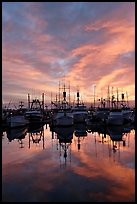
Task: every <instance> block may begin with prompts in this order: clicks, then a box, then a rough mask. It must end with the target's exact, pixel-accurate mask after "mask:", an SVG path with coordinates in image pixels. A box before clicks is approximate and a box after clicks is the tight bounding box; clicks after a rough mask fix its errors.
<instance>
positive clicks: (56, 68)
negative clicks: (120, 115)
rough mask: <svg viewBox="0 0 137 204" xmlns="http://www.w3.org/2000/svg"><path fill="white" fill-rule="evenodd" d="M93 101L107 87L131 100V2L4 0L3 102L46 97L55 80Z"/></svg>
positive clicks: (49, 94) (133, 50) (53, 87)
mask: <svg viewBox="0 0 137 204" xmlns="http://www.w3.org/2000/svg"><path fill="white" fill-rule="evenodd" d="M62 80H65V82H66V83H69V82H70V88H71V91H72V93H73V94H74V93H75V92H76V91H77V89H79V90H80V93H81V95H82V96H83V100H84V101H91V100H92V97H93V93H94V86H96V94H97V96H98V97H99V96H100V95H101V94H103V96H105V95H106V93H107V87H108V85H109V86H110V87H114V92H115V89H116V88H118V89H119V92H122V91H123V92H125V91H127V92H128V97H129V100H134V99H135V3H134V2H123V3H122V2H104V3H103V2H57V3H55V2H53V3H52V2H35V3H33V2H17V3H16V2H13V3H12V2H10V3H9V2H4V3H2V97H3V98H2V100H3V103H8V102H9V101H10V100H12V102H13V103H14V102H18V101H20V100H24V101H27V94H28V93H30V94H31V96H32V97H33V96H35V97H40V95H41V93H42V92H44V93H45V97H46V100H47V101H48V100H50V96H51V92H52V95H53V97H54V96H55V95H56V93H57V92H58V84H59V81H62Z"/></svg>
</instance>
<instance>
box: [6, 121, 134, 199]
mask: <svg viewBox="0 0 137 204" xmlns="http://www.w3.org/2000/svg"><path fill="white" fill-rule="evenodd" d="M36 129H37V128H36ZM21 134H22V136H21ZM2 201H4V202H7V201H9V202H114V201H116V202H134V201H135V130H134V129H133V128H130V127H117V128H116V127H110V128H109V129H107V131H106V129H105V130H104V128H103V129H102V128H100V127H88V128H87V127H85V126H83V125H77V126H76V127H69V128H56V129H53V128H50V127H49V125H47V126H46V125H44V126H43V127H41V128H39V129H37V130H36V131H35V130H34V128H32V127H29V128H26V129H25V128H24V129H17V130H12V131H8V132H4V133H3V136H2Z"/></svg>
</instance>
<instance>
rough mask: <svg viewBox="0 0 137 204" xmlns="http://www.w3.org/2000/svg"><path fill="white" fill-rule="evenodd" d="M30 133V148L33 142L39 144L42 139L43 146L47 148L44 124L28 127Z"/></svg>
mask: <svg viewBox="0 0 137 204" xmlns="http://www.w3.org/2000/svg"><path fill="white" fill-rule="evenodd" d="M28 135H29V148H30V146H31V143H33V144H35V145H36V146H38V145H39V144H40V142H41V141H42V147H43V149H44V148H45V146H44V145H45V144H44V126H35V127H34V126H30V127H29V128H28Z"/></svg>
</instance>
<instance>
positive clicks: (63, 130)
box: [52, 126, 74, 166]
mask: <svg viewBox="0 0 137 204" xmlns="http://www.w3.org/2000/svg"><path fill="white" fill-rule="evenodd" d="M73 132H74V127H73V126H69V127H54V128H53V129H52V139H53V138H54V133H55V134H56V136H57V139H58V142H59V151H60V158H62V151H63V158H64V162H65V163H64V164H65V166H66V159H67V155H68V150H69V149H70V161H71V143H72V139H73ZM57 150H58V144H57Z"/></svg>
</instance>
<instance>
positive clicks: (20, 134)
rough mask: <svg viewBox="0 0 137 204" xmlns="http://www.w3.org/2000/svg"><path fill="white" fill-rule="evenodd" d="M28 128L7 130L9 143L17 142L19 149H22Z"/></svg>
mask: <svg viewBox="0 0 137 204" xmlns="http://www.w3.org/2000/svg"><path fill="white" fill-rule="evenodd" d="M27 131H28V128H27V127H20V128H15V129H14V128H13V129H11V128H10V129H8V130H7V138H8V140H9V142H11V141H12V140H15V139H16V140H17V141H18V142H19V145H20V148H23V147H24V145H23V140H22V139H24V138H25V136H26V134H27Z"/></svg>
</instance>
